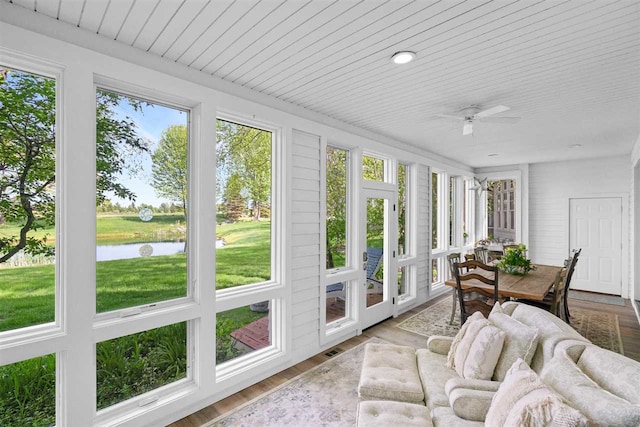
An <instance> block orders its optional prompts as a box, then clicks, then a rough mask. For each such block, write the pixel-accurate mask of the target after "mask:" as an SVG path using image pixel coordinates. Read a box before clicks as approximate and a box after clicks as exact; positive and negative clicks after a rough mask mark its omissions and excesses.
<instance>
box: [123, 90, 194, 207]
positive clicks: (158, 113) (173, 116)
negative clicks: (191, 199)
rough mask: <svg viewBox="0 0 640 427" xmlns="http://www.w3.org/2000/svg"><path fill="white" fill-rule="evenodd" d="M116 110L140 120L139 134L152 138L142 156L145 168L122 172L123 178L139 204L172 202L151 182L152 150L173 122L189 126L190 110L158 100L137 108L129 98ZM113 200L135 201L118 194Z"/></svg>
mask: <svg viewBox="0 0 640 427" xmlns="http://www.w3.org/2000/svg"><path fill="white" fill-rule="evenodd" d="M115 113H116V116H117V117H118V118H124V117H125V116H129V117H130V118H131V119H132V120H133V121H134V122H135V123H136V126H137V133H138V135H139V136H140V137H142V138H144V139H145V140H147V141H148V142H149V152H148V153H145V154H144V155H143V156H142V158H141V159H140V163H141V164H140V166H141V170H140V171H139V172H136V174H135V175H134V176H131V174H130V173H128V172H125V173H124V174H121V175H119V176H118V180H119V182H121V183H122V184H123V185H124V186H125V187H127V188H128V189H130V190H131V191H133V193H134V194H135V195H136V205H140V204H141V203H146V204H150V205H153V206H159V205H160V204H161V203H162V202H167V203H171V201H170V200H166V199H162V198H159V197H158V196H157V194H156V192H155V190H154V189H153V187H152V186H151V153H153V151H154V150H155V149H156V147H157V146H158V141H160V138H161V137H162V132H163V131H164V130H165V129H167V128H168V127H169V126H172V125H185V126H187V124H188V113H186V112H185V111H181V110H177V109H174V108H170V107H165V106H163V105H158V104H153V105H144V106H142V108H141V110H139V111H135V110H134V109H133V108H132V107H131V105H130V104H129V103H128V102H127V100H126V98H123V99H122V101H121V102H120V105H119V106H118V107H117V108H116V110H115ZM111 201H112V202H113V203H114V204H115V203H116V202H118V203H120V204H121V205H129V204H130V203H131V202H130V201H129V200H123V199H119V198H117V197H111Z"/></svg>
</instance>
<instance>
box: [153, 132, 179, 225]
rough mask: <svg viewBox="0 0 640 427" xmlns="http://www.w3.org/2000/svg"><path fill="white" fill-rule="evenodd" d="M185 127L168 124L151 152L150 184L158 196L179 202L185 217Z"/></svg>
mask: <svg viewBox="0 0 640 427" xmlns="http://www.w3.org/2000/svg"><path fill="white" fill-rule="evenodd" d="M187 139H188V138H187V127H186V126H185V125H173V126H169V127H168V128H167V129H166V130H165V131H164V132H162V136H161V138H160V141H159V142H158V147H157V148H156V149H155V151H154V152H153V153H152V154H151V160H152V162H153V164H152V166H151V185H152V186H153V188H154V189H155V190H156V193H157V194H158V196H160V197H164V198H166V199H169V200H172V201H174V202H178V203H180V206H181V207H182V211H183V212H184V216H185V220H186V217H187V190H188V186H187Z"/></svg>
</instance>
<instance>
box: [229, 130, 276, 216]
mask: <svg viewBox="0 0 640 427" xmlns="http://www.w3.org/2000/svg"><path fill="white" fill-rule="evenodd" d="M217 136H218V144H217V173H218V175H217V176H218V183H219V185H221V186H223V187H224V186H226V181H227V179H228V178H229V177H230V176H231V175H232V174H234V173H235V174H237V175H238V176H239V177H240V180H241V181H242V188H243V189H244V190H245V191H246V193H247V198H248V200H249V202H250V205H251V210H252V213H253V219H254V220H255V221H258V220H260V218H261V216H262V208H263V207H266V208H269V207H270V203H271V132H268V131H265V130H262V129H256V128H252V127H249V126H244V125H239V124H237V123H232V122H227V121H224V120H218V122H217Z"/></svg>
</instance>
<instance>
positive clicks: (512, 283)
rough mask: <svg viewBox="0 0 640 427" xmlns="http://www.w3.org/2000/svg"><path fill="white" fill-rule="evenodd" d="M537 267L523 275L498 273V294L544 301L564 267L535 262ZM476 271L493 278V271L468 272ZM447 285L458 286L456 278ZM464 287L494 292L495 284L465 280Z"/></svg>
mask: <svg viewBox="0 0 640 427" xmlns="http://www.w3.org/2000/svg"><path fill="white" fill-rule="evenodd" d="M534 266H535V269H534V270H531V271H529V272H528V273H526V274H523V275H516V274H509V273H505V272H504V271H500V272H499V273H498V296H500V297H502V298H524V299H530V300H536V301H542V300H543V299H544V297H545V296H546V295H547V293H549V290H550V289H551V287H552V286H553V284H554V281H555V278H556V275H557V274H558V272H559V271H560V270H562V267H558V266H554V265H543V264H534ZM470 273H476V274H479V275H483V276H486V277H488V278H493V272H491V271H486V270H482V269H480V268H476V269H473V270H470V271H469V272H468V273H465V275H466V274H470ZM445 285H447V286H451V287H452V288H454V289H455V288H456V286H457V285H456V280H455V279H454V278H452V279H449V280H447V281H446V282H445ZM461 286H462V288H463V289H464V288H469V287H474V288H484V289H487V290H489V291H491V292H493V286H491V285H487V284H486V283H483V282H481V281H480V280H478V279H470V280H465V281H463V282H462V283H461Z"/></svg>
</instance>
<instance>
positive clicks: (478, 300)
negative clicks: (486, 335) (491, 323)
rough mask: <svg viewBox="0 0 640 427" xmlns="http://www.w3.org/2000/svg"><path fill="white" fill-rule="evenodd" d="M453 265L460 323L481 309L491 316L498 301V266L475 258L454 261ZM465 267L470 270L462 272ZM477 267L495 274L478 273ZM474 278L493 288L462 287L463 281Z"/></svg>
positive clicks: (483, 312) (486, 315) (485, 314)
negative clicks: (487, 275) (459, 261)
mask: <svg viewBox="0 0 640 427" xmlns="http://www.w3.org/2000/svg"><path fill="white" fill-rule="evenodd" d="M453 267H454V268H453V274H454V277H455V279H456V290H457V293H458V302H459V303H460V324H461V325H462V324H464V322H466V320H467V318H468V317H469V316H470V315H472V314H473V313H475V312H476V311H480V312H481V313H482V314H483V315H484V316H485V317H489V313H491V309H492V308H493V305H494V304H495V302H496V301H498V268H497V267H493V266H490V265H486V264H483V263H481V262H479V261H475V260H471V261H465V262H461V263H454V265H453ZM463 269H466V270H468V272H467V273H465V274H462V271H463ZM475 269H481V270H484V271H488V272H491V273H493V275H491V274H490V275H489V276H493V278H491V277H485V276H483V275H481V274H478V273H477V272H476V271H474V270H475ZM472 279H476V280H479V281H481V282H482V283H484V284H487V285H489V286H492V289H491V290H490V289H485V288H479V287H476V286H468V287H467V288H463V287H462V282H465V281H467V280H472ZM467 285H468V283H467ZM473 294H476V295H473Z"/></svg>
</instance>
